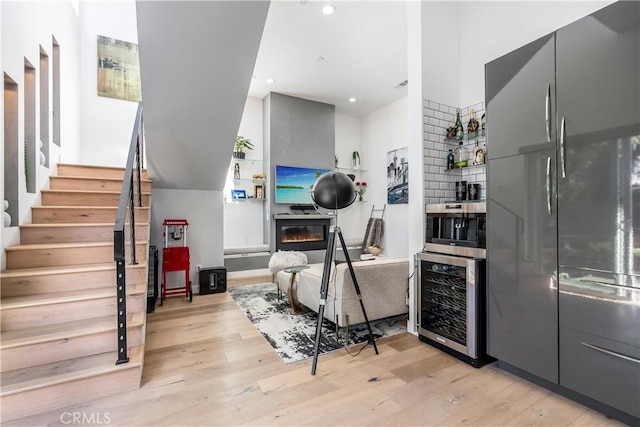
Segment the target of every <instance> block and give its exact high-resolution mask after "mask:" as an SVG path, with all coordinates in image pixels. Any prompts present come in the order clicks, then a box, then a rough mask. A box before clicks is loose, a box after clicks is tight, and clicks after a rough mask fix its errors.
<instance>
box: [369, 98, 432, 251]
mask: <svg viewBox="0 0 640 427" xmlns="http://www.w3.org/2000/svg"><path fill="white" fill-rule="evenodd" d="M407 105H408V104H407V98H406V97H404V98H401V99H399V100H397V101H394V102H392V103H391V104H389V105H387V106H385V107H382V108H380V109H378V110H376V111H374V112H372V113H369V114H367V115H366V116H365V117H363V118H362V151H361V156H362V163H363V167H364V168H365V169H367V170H368V177H369V179H368V182H369V183H370V184H369V187H370V188H369V190H368V199H369V203H371V204H372V205H375V207H376V209H381V208H382V207H383V206H384V205H385V204H386V203H387V152H388V151H391V150H395V149H397V148H402V147H406V146H408V145H409V140H408V134H407ZM363 154H364V155H363ZM414 164H415V163H414V161H413V160H412V159H409V170H411V168H412V167H413V166H414ZM412 185H419V186H420V187H422V185H424V183H423V182H422V181H419V182H411V181H409V187H410V188H411V186H412ZM409 191H410V192H411V190H409ZM410 203H411V201H410ZM408 223H409V205H408V204H398V205H387V210H386V213H385V231H384V237H383V239H382V244H383V246H384V255H386V256H387V257H405V256H407V253H408V252H409V243H408V242H409V228H408ZM363 236H364V234H363Z"/></svg>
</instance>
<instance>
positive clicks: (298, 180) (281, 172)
mask: <svg viewBox="0 0 640 427" xmlns="http://www.w3.org/2000/svg"><path fill="white" fill-rule="evenodd" d="M328 171H329V170H328V169H322V168H303V167H298V166H280V165H276V176H275V187H276V197H275V200H276V203H287V204H290V205H298V204H299V205H310V204H313V200H312V199H311V189H312V188H313V184H314V183H315V182H316V179H318V177H319V176H320V175H322V174H323V173H325V172H328Z"/></svg>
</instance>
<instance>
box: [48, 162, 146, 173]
mask: <svg viewBox="0 0 640 427" xmlns="http://www.w3.org/2000/svg"><path fill="white" fill-rule="evenodd" d="M61 166H62V167H63V168H64V167H71V168H74V167H80V168H85V169H99V170H113V171H121V172H122V173H124V169H125V168H123V167H122V166H100V165H85V164H79V163H58V168H60V167H61ZM140 170H141V171H146V169H145V168H141V169H140Z"/></svg>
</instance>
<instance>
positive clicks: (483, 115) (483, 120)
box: [480, 113, 487, 130]
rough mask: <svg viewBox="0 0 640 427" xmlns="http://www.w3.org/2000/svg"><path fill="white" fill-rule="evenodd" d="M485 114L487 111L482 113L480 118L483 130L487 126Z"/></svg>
mask: <svg viewBox="0 0 640 427" xmlns="http://www.w3.org/2000/svg"><path fill="white" fill-rule="evenodd" d="M485 114H486V113H482V118H481V119H480V123H481V126H482V130H484V129H485V128H486V127H487V118H486V117H485Z"/></svg>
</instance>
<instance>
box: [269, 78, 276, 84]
mask: <svg viewBox="0 0 640 427" xmlns="http://www.w3.org/2000/svg"><path fill="white" fill-rule="evenodd" d="M275 82H276V81H275V80H274V79H267V83H269V84H271V83H275Z"/></svg>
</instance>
